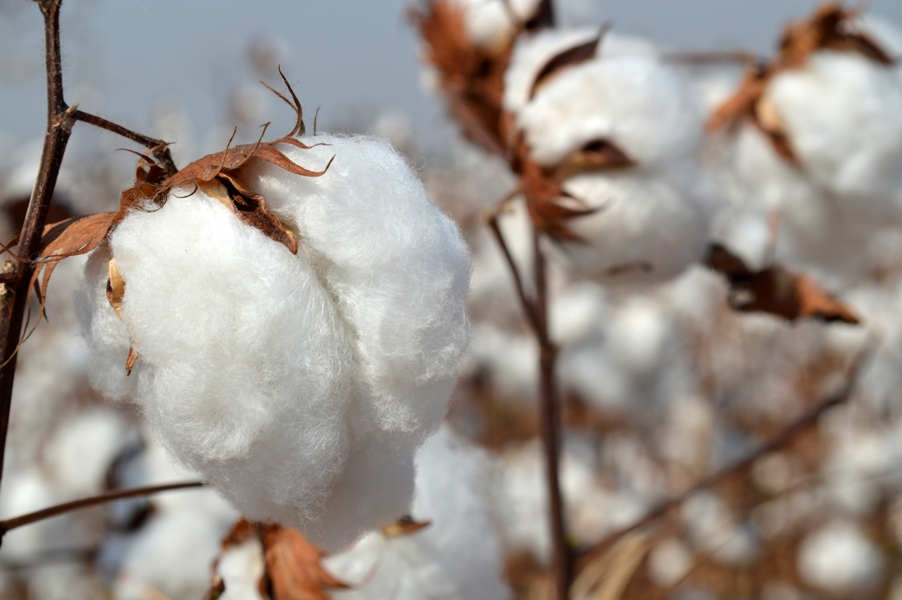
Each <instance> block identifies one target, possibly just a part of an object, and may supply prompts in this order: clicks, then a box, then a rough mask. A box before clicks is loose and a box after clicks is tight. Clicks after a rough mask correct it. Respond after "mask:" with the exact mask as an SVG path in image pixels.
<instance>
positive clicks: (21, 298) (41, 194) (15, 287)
mask: <svg viewBox="0 0 902 600" xmlns="http://www.w3.org/2000/svg"><path fill="white" fill-rule="evenodd" d="M61 5H62V0H38V6H39V7H40V9H41V13H42V14H43V15H44V43H45V52H46V63H47V64H46V66H47V132H46V134H45V136H44V147H43V150H42V152H41V164H40V169H39V171H38V177H37V181H36V182H35V186H34V190H33V191H32V194H31V200H30V201H29V203H28V210H27V211H26V213H25V222H24V224H23V225H22V231H21V233H20V235H19V247H18V251H17V253H18V258H19V260H14V261H12V262H10V263H7V266H6V267H5V268H4V270H5V271H7V272H8V273H9V274H10V278H9V283H5V284H3V285H2V287H0V344H2V349H0V356H2V366H0V482H2V473H3V458H4V450H5V447H6V434H7V430H8V429H9V410H10V404H11V402H12V392H13V378H14V376H15V371H16V353H17V350H18V348H19V339H20V334H21V330H22V322H23V320H24V316H25V309H26V308H27V306H28V301H29V287H30V283H31V276H32V274H33V273H34V269H35V259H37V257H38V251H39V248H40V245H41V234H42V232H43V231H44V225H45V224H46V222H47V210H48V208H49V207H50V199H51V197H52V196H53V190H54V189H55V188H56V181H57V178H58V176H59V171H60V166H61V165H62V162H63V154H64V153H65V152H66V145H67V144H68V143H69V136H70V135H71V134H72V126H73V125H74V124H75V118H74V117H73V113H74V111H73V110H72V109H70V108H69V107H67V106H66V102H65V100H64V99H63V71H62V63H61V61H60V34H59V33H60V30H59V14H60V6H61Z"/></svg>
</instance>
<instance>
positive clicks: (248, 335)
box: [83, 136, 469, 549]
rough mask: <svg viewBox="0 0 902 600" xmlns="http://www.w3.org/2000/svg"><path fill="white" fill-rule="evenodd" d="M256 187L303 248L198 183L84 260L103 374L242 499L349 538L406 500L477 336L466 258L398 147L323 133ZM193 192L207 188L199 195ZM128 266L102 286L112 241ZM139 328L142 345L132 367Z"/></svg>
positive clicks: (108, 385) (327, 537) (250, 181)
mask: <svg viewBox="0 0 902 600" xmlns="http://www.w3.org/2000/svg"><path fill="white" fill-rule="evenodd" d="M307 142H309V143H318V142H322V143H325V144H328V145H323V146H319V147H316V148H314V149H312V150H307V151H302V150H298V149H297V148H295V147H293V146H288V145H284V146H283V147H282V148H281V149H282V151H283V152H285V154H286V155H288V157H289V158H290V159H291V160H293V161H294V162H296V163H297V164H300V165H303V166H304V167H307V168H310V169H322V168H324V167H325V166H326V164H327V163H328V161H329V159H330V158H331V157H332V156H333V155H334V156H335V160H334V162H333V164H332V165H331V167H330V169H329V170H328V172H327V173H326V174H325V175H323V176H321V177H318V178H306V177H301V176H296V175H292V174H290V173H288V172H286V171H284V170H282V169H280V168H278V167H275V166H272V165H269V164H267V163H263V162H262V161H257V164H253V162H252V163H251V165H252V166H249V167H248V168H246V170H245V171H244V172H243V173H242V174H241V181H242V185H244V186H246V187H247V188H249V189H250V190H251V191H253V192H256V193H260V194H262V195H263V197H264V199H265V201H266V202H267V205H268V206H269V208H270V209H271V210H273V211H274V212H275V213H276V214H277V215H278V216H279V218H280V219H281V220H282V222H283V223H285V225H286V226H287V227H288V228H289V229H290V230H291V231H293V232H295V233H296V235H297V238H298V240H299V242H300V249H299V251H298V254H297V255H296V256H295V255H293V254H291V252H290V251H289V250H288V249H287V248H286V247H285V246H284V245H282V244H280V243H277V242H274V241H273V240H271V239H269V238H268V237H266V236H265V235H264V234H263V233H261V232H260V231H258V230H257V229H254V228H252V227H250V226H248V225H245V224H244V223H242V222H241V221H239V220H238V219H237V218H236V216H235V215H234V214H233V213H232V212H231V211H230V210H228V209H227V208H225V207H224V206H223V205H222V204H220V202H219V201H217V200H215V199H213V198H210V197H208V196H207V195H205V194H204V193H203V192H202V191H200V190H196V191H195V190H193V188H191V187H188V188H182V189H177V190H173V191H172V192H171V193H170V196H169V198H168V201H167V202H166V204H165V205H164V206H162V207H161V208H159V209H157V208H154V209H152V210H148V211H140V210H137V211H133V212H131V213H129V215H128V216H127V218H126V219H125V220H124V221H122V223H121V224H120V225H119V226H118V227H117V228H116V229H115V231H114V232H113V234H112V236H111V238H110V243H109V249H106V248H100V249H98V250H97V251H95V253H94V255H93V256H92V257H91V259H90V261H89V265H88V268H87V279H88V285H89V290H88V292H87V293H86V294H85V296H86V297H85V299H84V301H83V304H84V305H85V306H87V308H88V310H86V311H85V312H86V313H87V314H88V315H89V317H88V318H87V319H86V321H87V322H86V324H85V329H86V332H87V336H88V339H89V342H90V344H91V346H92V348H94V350H95V355H94V359H95V362H96V366H97V370H96V371H95V377H94V383H95V385H97V386H98V387H99V388H100V390H101V391H102V392H103V393H104V394H106V395H110V396H113V397H122V396H130V397H131V398H132V400H133V401H135V402H136V403H137V404H138V405H139V406H141V408H142V410H143V412H144V413H145V415H146V416H147V418H148V419H149V421H150V423H151V426H152V427H153V429H154V430H155V431H156V433H157V435H158V436H159V437H160V439H161V441H162V442H163V443H164V444H165V445H166V446H167V447H168V448H169V449H170V450H172V451H173V453H174V454H175V455H176V456H177V457H178V458H179V459H180V460H181V461H183V462H184V463H185V464H187V465H188V466H190V467H191V468H193V469H195V470H197V471H198V472H199V473H200V474H201V476H202V477H203V478H204V480H206V481H207V482H209V483H210V484H212V485H213V486H214V487H215V488H216V489H217V490H218V491H220V493H222V494H223V495H224V496H225V497H227V498H228V499H229V500H230V501H232V503H233V504H234V505H235V506H236V508H238V509H239V510H240V511H241V512H242V513H243V514H244V515H245V516H246V517H248V518H250V519H255V520H268V521H276V522H280V523H283V524H285V525H287V526H292V527H296V528H299V529H301V530H302V531H303V532H304V533H305V535H307V536H308V538H310V539H311V541H313V542H314V543H317V544H318V545H321V546H324V547H326V548H331V549H336V548H339V547H341V546H342V545H344V544H346V543H348V542H350V541H352V540H353V539H354V538H356V537H357V536H359V535H360V534H361V533H362V532H363V531H365V530H366V529H369V528H372V527H375V526H377V525H380V524H385V523H388V522H391V521H393V520H394V519H395V518H397V517H398V516H400V515H401V514H403V513H404V512H405V511H406V509H407V507H408V505H409V502H410V499H411V495H412V492H413V454H414V452H415V450H416V448H417V446H418V445H419V444H420V443H421V442H422V440H423V439H424V438H425V437H426V436H427V435H428V434H429V433H430V432H431V431H433V430H434V429H435V428H436V427H437V426H438V424H439V422H440V421H441V419H442V417H443V415H444V413H445V410H446V405H447V400H448V396H449V394H450V392H451V389H452V387H453V385H454V382H455V378H456V375H457V370H458V368H459V366H460V363H461V360H462V356H463V352H464V350H465V348H466V346H467V315H466V310H465V304H464V303H465V299H466V294H467V287H468V276H469V257H468V253H467V249H466V247H465V245H464V243H463V241H462V240H461V238H460V235H459V233H458V231H457V228H456V226H455V225H454V224H453V223H452V222H451V221H450V220H449V219H448V218H447V217H445V216H444V215H442V214H441V213H440V212H439V211H438V210H437V209H436V208H435V207H434V206H433V205H432V204H430V203H429V201H428V200H427V199H426V196H425V193H424V191H423V188H422V185H421V184H420V183H419V181H418V180H417V178H416V176H415V174H414V173H413V171H411V169H410V168H409V166H408V165H407V164H406V163H405V162H404V159H403V158H401V157H400V156H399V155H398V154H397V153H396V152H395V151H394V150H392V149H391V147H390V146H389V145H388V144H387V143H385V142H383V141H379V140H375V139H370V138H342V137H333V136H319V137H317V138H312V139H309V140H307ZM192 192H194V193H192ZM110 252H111V253H112V256H113V257H115V261H116V266H117V267H118V270H119V272H120V273H121V276H122V278H123V279H124V281H125V286H126V292H125V295H124V302H123V304H122V317H123V321H124V324H123V322H122V321H119V320H118V319H117V318H116V315H115V314H114V313H113V310H112V308H111V307H110V306H109V304H108V303H106V277H107V274H106V265H105V263H106V260H107V258H108V256H109V253H110ZM129 343H131V344H133V345H134V348H135V349H136V351H137V352H138V355H139V359H138V361H137V363H136V366H135V368H134V371H133V372H132V374H131V376H130V377H126V374H125V368H124V367H125V358H126V355H127V353H128V345H129Z"/></svg>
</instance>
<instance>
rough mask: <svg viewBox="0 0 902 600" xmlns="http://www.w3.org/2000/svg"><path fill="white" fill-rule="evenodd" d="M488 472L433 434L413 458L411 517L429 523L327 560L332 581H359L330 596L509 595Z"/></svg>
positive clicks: (448, 435) (375, 536)
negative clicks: (502, 575)
mask: <svg viewBox="0 0 902 600" xmlns="http://www.w3.org/2000/svg"><path fill="white" fill-rule="evenodd" d="M493 475H494V465H493V464H492V463H491V461H490V459H489V457H488V456H487V455H486V454H485V453H484V452H483V451H481V450H478V449H476V448H474V447H472V446H471V445H470V444H469V443H468V442H466V441H465V440H463V439H461V438H459V437H458V436H456V435H455V434H453V433H452V432H451V431H450V430H449V429H448V428H447V427H445V428H442V429H440V430H439V432H438V433H437V434H436V435H434V436H433V437H432V438H430V439H429V440H428V441H427V442H426V444H425V445H424V446H423V448H422V449H421V450H420V452H419V454H418V455H417V481H416V499H415V501H414V504H413V510H412V515H413V517H414V519H415V520H418V521H428V522H429V525H428V526H427V527H426V528H425V529H423V530H422V531H418V532H414V533H411V534H408V535H402V536H399V537H386V536H384V535H383V534H381V533H371V534H369V535H368V536H367V537H365V538H364V539H363V540H361V541H360V542H359V543H358V544H357V545H356V546H354V547H353V548H351V549H350V550H348V551H346V552H344V553H341V554H337V555H335V556H332V557H329V558H328V559H326V561H325V564H326V566H327V568H328V569H329V570H330V571H331V572H332V573H334V574H335V575H336V576H338V578H339V579H341V580H343V581H346V582H350V583H355V582H359V583H356V585H355V586H354V587H356V588H357V589H352V590H347V591H344V590H338V591H333V592H332V594H331V596H332V598H335V599H336V600H340V599H347V600H354V599H357V598H378V597H389V596H390V597H393V598H397V599H398V600H406V599H411V600H413V599H429V600H439V599H448V600H451V599H455V600H457V599H461V600H462V599H464V598H485V599H486V600H492V599H497V600H503V599H506V598H509V597H510V595H511V591H510V589H509V588H508V586H507V584H506V583H505V582H504V581H503V580H502V578H501V571H502V566H503V565H502V548H501V540H500V537H499V535H498V531H497V526H496V524H495V517H494V515H493V513H492V508H493V507H492V503H491V498H490V497H489V496H487V495H486V494H487V491H488V490H489V489H490V482H491V480H492V478H493Z"/></svg>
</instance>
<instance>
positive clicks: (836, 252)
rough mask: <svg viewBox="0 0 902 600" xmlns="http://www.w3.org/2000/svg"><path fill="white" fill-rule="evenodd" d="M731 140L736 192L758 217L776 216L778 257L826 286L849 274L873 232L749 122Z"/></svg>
mask: <svg viewBox="0 0 902 600" xmlns="http://www.w3.org/2000/svg"><path fill="white" fill-rule="evenodd" d="M736 146H737V147H736V158H735V168H736V171H737V174H738V177H739V179H740V181H741V182H742V183H741V184H740V189H739V190H737V193H739V194H741V196H742V202H743V203H744V209H745V210H748V211H750V212H751V213H752V214H756V215H758V217H757V218H759V219H763V218H764V216H765V215H768V214H774V215H776V216H778V217H779V230H778V234H777V240H776V256H777V259H778V260H779V261H780V262H781V263H783V264H786V266H788V267H790V268H793V269H797V270H800V271H803V272H806V273H808V274H810V275H812V276H814V277H816V278H817V279H818V280H819V281H820V282H822V283H824V284H825V285H828V286H835V285H839V284H840V283H841V282H843V281H845V280H847V279H848V278H849V277H851V276H852V275H853V274H854V273H855V272H856V271H857V270H858V269H859V267H860V265H861V261H862V259H863V257H864V253H862V252H861V251H860V249H861V248H862V247H863V245H864V244H865V243H866V242H867V241H868V240H869V239H870V237H871V235H872V233H873V232H872V231H871V230H870V229H869V228H868V227H863V226H862V224H861V223H860V222H858V221H856V220H855V219H854V218H848V217H849V215H848V214H847V213H846V212H845V211H844V210H843V209H842V207H841V205H839V204H837V203H836V202H834V201H833V200H832V199H831V197H830V195H829V194H827V193H826V192H825V191H824V190H822V189H819V188H818V187H817V186H815V185H814V184H813V183H812V182H811V181H810V180H809V179H808V178H806V177H805V176H804V174H803V173H802V172H801V171H799V170H798V169H796V168H794V167H793V166H792V165H790V164H789V163H787V162H786V161H785V160H784V159H782V158H781V157H780V156H778V155H777V154H776V152H775V151H774V150H773V148H772V147H771V145H770V142H769V141H768V140H767V139H766V138H765V137H764V135H763V134H761V133H760V132H759V131H758V130H756V129H755V128H753V127H752V126H750V125H745V126H743V127H742V128H741V130H740V131H739V133H738V135H737V138H736ZM727 241H728V240H727ZM728 244H729V241H728Z"/></svg>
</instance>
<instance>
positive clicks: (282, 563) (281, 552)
mask: <svg viewBox="0 0 902 600" xmlns="http://www.w3.org/2000/svg"><path fill="white" fill-rule="evenodd" d="M261 527H262V541H263V548H264V556H265V560H266V573H267V576H268V578H269V582H270V585H271V589H272V598H273V600H329V596H328V594H326V590H328V589H344V588H347V587H348V585H347V584H346V583H344V582H342V581H339V580H338V579H336V578H335V577H333V576H332V575H330V574H329V573H328V571H326V570H325V569H324V568H323V566H322V565H321V564H320V559H321V558H322V557H323V556H325V555H326V553H325V552H324V551H322V550H320V549H319V548H317V547H316V546H314V545H313V544H311V543H310V542H308V541H307V540H306V539H305V538H304V536H303V535H301V533H300V532H299V531H297V530H295V529H288V528H286V527H282V526H280V525H263V526H261Z"/></svg>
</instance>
